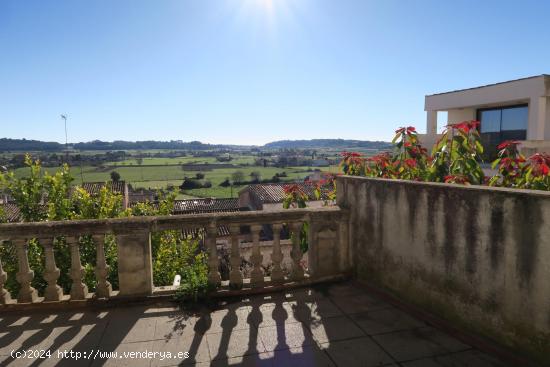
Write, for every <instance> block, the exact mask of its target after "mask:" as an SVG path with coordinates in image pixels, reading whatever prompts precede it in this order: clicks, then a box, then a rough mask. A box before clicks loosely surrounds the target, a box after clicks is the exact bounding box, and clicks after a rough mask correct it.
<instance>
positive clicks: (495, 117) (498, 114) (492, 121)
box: [479, 110, 502, 133]
mask: <svg viewBox="0 0 550 367" xmlns="http://www.w3.org/2000/svg"><path fill="white" fill-rule="evenodd" d="M501 118H502V110H486V111H481V112H480V116H479V119H480V122H481V121H483V122H482V123H481V132H482V133H494V132H499V131H500V120H501Z"/></svg>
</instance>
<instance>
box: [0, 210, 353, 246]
mask: <svg viewBox="0 0 550 367" xmlns="http://www.w3.org/2000/svg"><path fill="white" fill-rule="evenodd" d="M343 212H345V211H344V210H343V209H340V207H338V206H331V207H322V208H303V209H281V210H274V211H261V210H258V211H247V212H230V213H204V214H181V215H165V216H143V217H128V218H112V219H84V220H66V221H51V222H27V223H25V222H23V223H5V224H0V241H1V240H6V239H9V238H10V237H25V238H33V237H37V238H39V237H40V236H44V237H49V236H52V235H53V236H59V235H74V236H76V235H82V234H103V233H115V234H127V233H134V232H136V231H162V230H170V229H181V228H184V227H206V226H209V225H210V226H215V225H217V224H226V225H230V224H239V225H251V224H257V223H260V224H261V223H269V224H273V223H278V222H280V223H282V222H296V221H301V220H309V219H310V218H330V217H332V216H334V215H338V216H341V215H342V214H343Z"/></svg>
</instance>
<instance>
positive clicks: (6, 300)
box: [0, 240, 13, 305]
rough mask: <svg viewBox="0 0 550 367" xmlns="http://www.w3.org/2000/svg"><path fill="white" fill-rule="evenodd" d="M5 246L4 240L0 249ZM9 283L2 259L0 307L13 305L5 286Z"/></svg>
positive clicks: (0, 266) (0, 265) (0, 264)
mask: <svg viewBox="0 0 550 367" xmlns="http://www.w3.org/2000/svg"><path fill="white" fill-rule="evenodd" d="M2 244H3V240H0V247H1V246H2ZM7 281H8V274H7V273H6V272H5V271H4V269H3V268H2V259H1V258H0V305H7V304H10V303H13V301H12V299H11V294H10V292H8V290H7V289H6V288H4V285H5V284H6V282H7Z"/></svg>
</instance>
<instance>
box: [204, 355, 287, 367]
mask: <svg viewBox="0 0 550 367" xmlns="http://www.w3.org/2000/svg"><path fill="white" fill-rule="evenodd" d="M274 356H275V354H274V353H273V352H266V353H260V354H254V355H247V356H242V357H234V358H228V359H217V360H215V361H212V363H211V364H210V367H226V366H239V367H276V366H277V365H275V364H274ZM199 367H200V365H199Z"/></svg>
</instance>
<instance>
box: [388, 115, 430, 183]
mask: <svg viewBox="0 0 550 367" xmlns="http://www.w3.org/2000/svg"><path fill="white" fill-rule="evenodd" d="M392 143H393V144H395V153H394V155H393V157H392V168H393V172H394V175H395V176H396V178H400V179H405V180H417V181H423V180H425V179H426V167H427V162H428V155H427V149H426V148H424V147H422V145H421V144H420V142H419V140H418V134H417V133H416V129H415V128H414V127H412V126H409V127H401V128H399V129H397V130H396V131H395V136H394V138H393V140H392Z"/></svg>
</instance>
